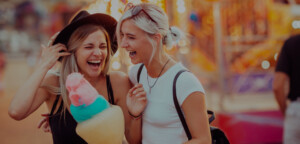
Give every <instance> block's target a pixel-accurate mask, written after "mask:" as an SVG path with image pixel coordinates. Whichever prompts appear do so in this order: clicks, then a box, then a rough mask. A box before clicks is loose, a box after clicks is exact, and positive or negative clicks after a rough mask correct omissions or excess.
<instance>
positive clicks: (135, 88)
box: [129, 84, 144, 94]
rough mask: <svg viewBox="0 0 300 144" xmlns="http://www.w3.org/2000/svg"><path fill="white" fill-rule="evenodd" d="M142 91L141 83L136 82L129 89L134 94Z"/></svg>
mask: <svg viewBox="0 0 300 144" xmlns="http://www.w3.org/2000/svg"><path fill="white" fill-rule="evenodd" d="M140 91H144V87H143V85H142V84H136V85H134V86H133V88H131V89H130V90H129V93H130V94H136V93H137V92H140Z"/></svg>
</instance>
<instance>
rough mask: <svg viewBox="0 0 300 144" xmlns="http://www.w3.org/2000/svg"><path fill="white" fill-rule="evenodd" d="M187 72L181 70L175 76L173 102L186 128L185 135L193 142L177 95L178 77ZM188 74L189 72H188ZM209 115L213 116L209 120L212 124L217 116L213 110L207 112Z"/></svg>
mask: <svg viewBox="0 0 300 144" xmlns="http://www.w3.org/2000/svg"><path fill="white" fill-rule="evenodd" d="M186 71H187V70H180V71H179V72H178V73H177V74H176V76H175V78H174V81H173V100H174V105H175V108H176V111H177V113H178V116H179V118H180V121H181V124H182V126H183V128H184V131H185V133H186V135H187V137H188V139H189V140H191V139H192V135H191V133H190V130H189V128H188V126H187V124H186V121H185V118H184V116H183V113H182V111H181V109H180V106H179V103H178V99H177V93H176V81H177V79H178V77H179V76H180V74H181V73H183V72H186ZM187 72H188V71H187ZM207 113H208V114H209V115H211V116H210V117H209V120H208V121H209V123H211V122H212V121H213V120H215V114H214V112H213V111H211V110H207Z"/></svg>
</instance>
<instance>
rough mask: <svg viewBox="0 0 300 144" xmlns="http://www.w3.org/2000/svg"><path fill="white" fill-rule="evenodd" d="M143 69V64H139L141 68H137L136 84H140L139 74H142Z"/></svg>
mask: <svg viewBox="0 0 300 144" xmlns="http://www.w3.org/2000/svg"><path fill="white" fill-rule="evenodd" d="M143 67H144V64H141V66H140V67H139V70H138V73H137V82H138V83H139V82H140V77H141V72H142V69H143Z"/></svg>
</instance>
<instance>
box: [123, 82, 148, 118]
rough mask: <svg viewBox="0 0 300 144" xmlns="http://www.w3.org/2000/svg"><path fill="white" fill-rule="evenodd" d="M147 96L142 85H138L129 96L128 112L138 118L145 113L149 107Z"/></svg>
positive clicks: (127, 100) (130, 91)
mask: <svg viewBox="0 0 300 144" xmlns="http://www.w3.org/2000/svg"><path fill="white" fill-rule="evenodd" d="M146 96H147V94H146V92H145V90H144V88H143V85H142V84H137V85H135V86H134V87H133V88H131V89H130V90H129V92H128V94H127V98H126V103H127V107H128V111H129V112H130V113H131V114H132V115H134V116H138V115H140V114H141V113H142V112H144V110H145V108H146V106H147V97H146Z"/></svg>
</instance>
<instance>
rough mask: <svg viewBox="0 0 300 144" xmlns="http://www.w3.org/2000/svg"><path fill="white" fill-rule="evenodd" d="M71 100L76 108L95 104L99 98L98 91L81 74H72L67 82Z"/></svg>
mask: <svg viewBox="0 0 300 144" xmlns="http://www.w3.org/2000/svg"><path fill="white" fill-rule="evenodd" d="M66 87H67V90H68V91H69V98H70V100H71V103H72V104H73V105H74V106H80V105H83V104H85V105H86V106H87V105H90V104H91V103H93V102H94V101H95V100H96V98H97V96H98V92H97V90H96V89H95V88H94V87H93V86H92V85H91V84H90V83H89V82H88V81H87V80H86V79H85V78H84V77H83V75H82V74H80V73H71V74H69V75H68V77H67V80H66Z"/></svg>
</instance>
